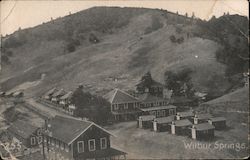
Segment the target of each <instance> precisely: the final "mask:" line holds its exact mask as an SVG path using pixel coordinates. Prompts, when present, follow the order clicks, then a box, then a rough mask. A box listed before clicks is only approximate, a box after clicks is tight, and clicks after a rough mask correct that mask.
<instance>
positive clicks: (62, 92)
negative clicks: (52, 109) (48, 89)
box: [52, 89, 65, 97]
mask: <svg viewBox="0 0 250 160" xmlns="http://www.w3.org/2000/svg"><path fill="white" fill-rule="evenodd" d="M64 93H65V91H64V90H63V89H60V90H59V91H57V92H54V93H53V94H52V97H58V96H62V95H63V94H64Z"/></svg>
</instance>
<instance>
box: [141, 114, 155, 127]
mask: <svg viewBox="0 0 250 160" xmlns="http://www.w3.org/2000/svg"><path fill="white" fill-rule="evenodd" d="M154 118H155V116H154V115H144V116H139V118H138V120H137V127H138V128H144V129H152V128H153V122H152V121H153V120H154Z"/></svg>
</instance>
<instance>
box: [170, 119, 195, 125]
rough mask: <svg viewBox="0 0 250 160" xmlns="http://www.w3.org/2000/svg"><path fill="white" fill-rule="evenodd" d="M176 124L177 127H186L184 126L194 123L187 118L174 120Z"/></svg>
mask: <svg viewBox="0 0 250 160" xmlns="http://www.w3.org/2000/svg"><path fill="white" fill-rule="evenodd" d="M174 124H175V126H177V127H184V126H191V125H192V123H191V122H190V121H189V120H187V119H182V120H177V121H174Z"/></svg>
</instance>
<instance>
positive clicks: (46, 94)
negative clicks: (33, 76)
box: [44, 88, 57, 100]
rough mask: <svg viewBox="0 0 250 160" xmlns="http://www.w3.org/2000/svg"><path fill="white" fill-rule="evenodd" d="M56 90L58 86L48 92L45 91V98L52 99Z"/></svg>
mask: <svg viewBox="0 0 250 160" xmlns="http://www.w3.org/2000/svg"><path fill="white" fill-rule="evenodd" d="M55 92H57V89H56V88H52V89H51V90H49V91H48V92H46V93H45V95H44V99H46V100H50V99H51V96H52V95H53V94H54V93H55Z"/></svg>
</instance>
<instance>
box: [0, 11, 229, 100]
mask: <svg viewBox="0 0 250 160" xmlns="http://www.w3.org/2000/svg"><path fill="white" fill-rule="evenodd" d="M199 21H200V20H199ZM197 22H198V20H197V19H192V18H188V17H184V16H180V15H176V14H173V13H170V12H167V11H164V10H154V9H144V8H119V7H94V8H90V9H87V10H84V11H81V12H78V13H75V14H72V15H68V16H66V17H63V18H58V19H55V20H52V21H50V22H48V23H44V24H41V25H39V26H36V27H34V28H29V29H24V30H19V31H17V32H15V33H14V34H12V35H9V36H7V37H5V38H4V39H3V46H4V49H5V50H4V53H5V54H4V57H2V59H5V63H3V66H2V71H1V79H0V83H1V86H0V87H1V90H10V89H13V88H14V89H26V91H27V93H28V95H32V96H33V95H34V94H35V95H40V94H41V93H43V92H45V91H46V90H48V89H50V88H51V87H52V86H55V87H63V88H65V89H66V90H71V89H74V88H75V87H76V86H77V85H78V84H79V83H82V84H83V85H86V86H88V90H90V91H92V92H98V93H103V92H105V91H106V90H110V89H111V88H114V87H119V88H121V89H131V88H133V87H134V85H135V84H136V83H137V82H138V80H139V79H140V77H141V76H142V75H143V74H144V73H145V72H147V71H148V70H150V71H151V73H152V76H153V77H154V79H156V80H158V81H160V82H162V83H164V73H165V71H167V70H171V71H174V72H178V71H180V70H182V69H184V68H190V69H191V70H192V71H193V72H192V75H191V77H192V81H193V83H194V87H195V89H196V90H198V91H207V92H211V93H216V94H218V95H221V94H223V93H224V92H225V91H226V90H228V89H229V88H230V87H231V84H230V82H229V81H228V79H227V78H225V76H224V75H225V70H226V66H225V64H223V63H220V62H218V61H217V60H216V57H215V53H216V51H217V50H219V49H220V48H222V46H221V45H220V44H219V43H218V42H217V41H216V40H213V39H211V38H204V37H202V36H198V35H201V34H203V33H202V27H201V26H200V25H199V23H197ZM198 32H201V33H199V34H198ZM171 36H175V38H176V39H177V40H178V39H179V40H180V41H179V42H178V41H177V42H173V41H172V40H170V37H171ZM181 39H182V41H181ZM6 57H7V58H6ZM115 79H116V80H115ZM26 95H27V94H26Z"/></svg>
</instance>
